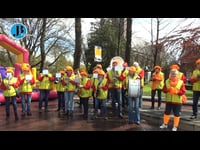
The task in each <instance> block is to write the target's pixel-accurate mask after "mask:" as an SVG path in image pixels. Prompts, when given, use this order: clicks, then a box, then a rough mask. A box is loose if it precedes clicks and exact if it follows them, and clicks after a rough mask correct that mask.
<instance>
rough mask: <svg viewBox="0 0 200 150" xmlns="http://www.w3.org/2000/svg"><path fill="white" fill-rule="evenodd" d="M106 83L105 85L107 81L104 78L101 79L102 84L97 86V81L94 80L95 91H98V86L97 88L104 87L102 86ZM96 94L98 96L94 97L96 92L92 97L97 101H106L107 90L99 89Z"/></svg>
mask: <svg viewBox="0 0 200 150" xmlns="http://www.w3.org/2000/svg"><path fill="white" fill-rule="evenodd" d="M106 83H107V79H106V78H103V80H102V82H101V83H100V84H99V80H98V79H96V80H95V81H94V86H95V89H96V90H97V89H98V84H99V86H101V87H104V86H105V85H106ZM97 93H98V95H96V92H95V93H94V97H96V98H98V99H103V100H105V99H107V96H108V90H103V89H102V88H101V89H99V92H97Z"/></svg>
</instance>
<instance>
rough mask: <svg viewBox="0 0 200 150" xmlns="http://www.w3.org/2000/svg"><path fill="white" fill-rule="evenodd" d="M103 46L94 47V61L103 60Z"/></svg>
mask: <svg viewBox="0 0 200 150" xmlns="http://www.w3.org/2000/svg"><path fill="white" fill-rule="evenodd" d="M101 53H102V48H101V47H100V46H95V48H94V54H95V56H94V61H97V62H101V61H102V56H101Z"/></svg>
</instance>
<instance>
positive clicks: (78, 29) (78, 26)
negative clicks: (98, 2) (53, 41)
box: [74, 18, 82, 69]
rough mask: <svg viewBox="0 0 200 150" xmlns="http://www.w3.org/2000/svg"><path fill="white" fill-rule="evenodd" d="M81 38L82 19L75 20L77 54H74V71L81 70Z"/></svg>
mask: <svg viewBox="0 0 200 150" xmlns="http://www.w3.org/2000/svg"><path fill="white" fill-rule="evenodd" d="M81 44H82V38H81V18H75V52H74V69H78V68H80V59H81V54H82V48H81Z"/></svg>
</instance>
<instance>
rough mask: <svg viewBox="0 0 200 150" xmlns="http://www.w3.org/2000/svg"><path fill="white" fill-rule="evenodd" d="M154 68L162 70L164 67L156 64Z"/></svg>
mask: <svg viewBox="0 0 200 150" xmlns="http://www.w3.org/2000/svg"><path fill="white" fill-rule="evenodd" d="M154 69H159V70H161V69H162V68H161V67H160V66H155V67H154Z"/></svg>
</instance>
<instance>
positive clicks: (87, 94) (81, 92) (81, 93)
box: [78, 78, 91, 98]
mask: <svg viewBox="0 0 200 150" xmlns="http://www.w3.org/2000/svg"><path fill="white" fill-rule="evenodd" d="M88 80H90V79H89V78H84V79H81V80H80V84H81V85H83V86H85V85H86V84H87V82H88ZM90 89H91V88H89V89H85V88H80V89H79V93H78V94H79V96H80V97H82V98H88V97H90V96H91V90H90Z"/></svg>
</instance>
